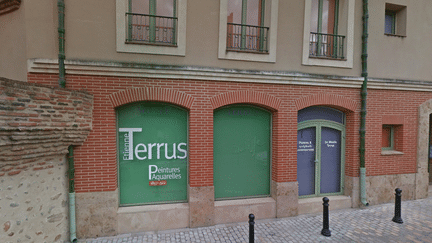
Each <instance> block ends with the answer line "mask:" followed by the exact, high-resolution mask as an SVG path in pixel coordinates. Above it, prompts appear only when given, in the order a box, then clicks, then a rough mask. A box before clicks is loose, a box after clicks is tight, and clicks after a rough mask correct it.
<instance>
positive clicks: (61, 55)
mask: <svg viewBox="0 0 432 243" xmlns="http://www.w3.org/2000/svg"><path fill="white" fill-rule="evenodd" d="M57 8H58V29H57V31H58V42H59V54H58V63H59V80H58V83H59V86H60V87H61V88H65V87H66V79H65V66H64V60H65V38H64V36H65V28H64V9H65V4H64V0H58V1H57Z"/></svg>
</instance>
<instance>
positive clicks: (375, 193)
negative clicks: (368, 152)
mask: <svg viewBox="0 0 432 243" xmlns="http://www.w3.org/2000/svg"><path fill="white" fill-rule="evenodd" d="M415 179H416V174H415V173H413V174H398V175H382V176H368V177H366V188H367V189H366V194H367V200H368V202H369V204H370V205H377V204H381V203H389V202H394V200H395V189H396V188H400V189H402V201H405V200H414V199H415V190H416V185H415Z"/></svg>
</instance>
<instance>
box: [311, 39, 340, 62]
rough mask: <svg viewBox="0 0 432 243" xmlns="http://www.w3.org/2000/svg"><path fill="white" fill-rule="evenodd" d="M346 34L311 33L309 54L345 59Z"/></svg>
mask: <svg viewBox="0 0 432 243" xmlns="http://www.w3.org/2000/svg"><path fill="white" fill-rule="evenodd" d="M344 48H345V36H343V35H332V34H322V33H314V32H311V33H310V41H309V56H311V57H327V58H335V59H345V55H344Z"/></svg>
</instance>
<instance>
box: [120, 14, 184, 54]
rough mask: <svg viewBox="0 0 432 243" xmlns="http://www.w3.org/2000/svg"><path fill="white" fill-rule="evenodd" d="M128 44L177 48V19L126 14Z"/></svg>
mask: <svg viewBox="0 0 432 243" xmlns="http://www.w3.org/2000/svg"><path fill="white" fill-rule="evenodd" d="M126 23H127V25H128V28H127V33H126V43H135V44H140V43H142V44H155V45H168V46H176V45H177V41H176V34H177V33H176V29H177V18H176V17H166V16H157V15H149V14H137V13H126Z"/></svg>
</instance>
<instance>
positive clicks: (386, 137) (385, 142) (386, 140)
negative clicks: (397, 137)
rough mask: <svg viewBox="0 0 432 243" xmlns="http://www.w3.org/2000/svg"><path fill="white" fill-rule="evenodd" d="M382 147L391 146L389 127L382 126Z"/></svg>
mask: <svg viewBox="0 0 432 243" xmlns="http://www.w3.org/2000/svg"><path fill="white" fill-rule="evenodd" d="M381 147H383V148H390V147H391V127H389V126H383V128H382V145H381Z"/></svg>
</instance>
